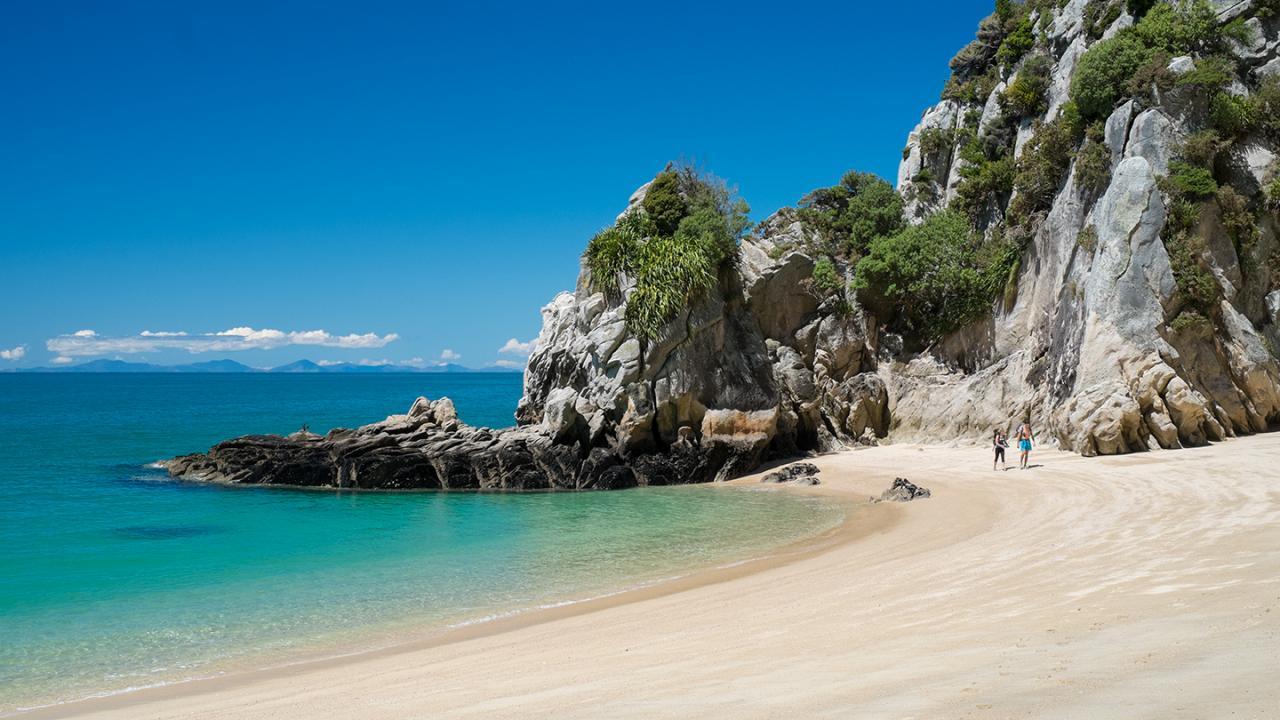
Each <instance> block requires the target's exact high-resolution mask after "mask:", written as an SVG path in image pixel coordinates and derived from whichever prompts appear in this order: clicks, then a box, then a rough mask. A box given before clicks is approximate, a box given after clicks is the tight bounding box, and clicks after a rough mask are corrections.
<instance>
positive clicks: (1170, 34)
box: [1071, 0, 1244, 120]
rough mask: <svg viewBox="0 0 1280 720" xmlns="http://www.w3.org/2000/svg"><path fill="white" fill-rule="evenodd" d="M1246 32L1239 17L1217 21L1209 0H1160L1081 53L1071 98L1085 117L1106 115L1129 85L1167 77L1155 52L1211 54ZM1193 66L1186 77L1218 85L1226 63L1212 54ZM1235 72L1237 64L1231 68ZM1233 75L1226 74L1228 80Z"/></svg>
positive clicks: (1135, 86) (1132, 87)
mask: <svg viewBox="0 0 1280 720" xmlns="http://www.w3.org/2000/svg"><path fill="white" fill-rule="evenodd" d="M1242 32H1244V25H1243V23H1240V22H1233V23H1228V24H1227V25H1226V26H1219V24H1218V16H1217V13H1216V12H1215V10H1214V8H1213V6H1212V5H1211V4H1210V3H1209V2H1208V0H1183V1H1180V2H1177V3H1176V4H1174V3H1169V2H1156V3H1154V4H1153V5H1151V6H1150V7H1149V9H1148V10H1147V11H1146V12H1145V13H1144V14H1142V15H1141V19H1140V20H1139V21H1138V22H1137V24H1135V25H1133V26H1132V27H1129V28H1125V29H1124V30H1121V31H1120V32H1119V33H1117V34H1116V35H1115V36H1114V37H1111V38H1108V39H1106V40H1103V41H1101V42H1097V43H1094V44H1093V45H1092V46H1091V47H1090V48H1089V49H1088V50H1087V51H1086V52H1085V54H1084V55H1083V56H1082V57H1081V58H1080V61H1079V63H1078V64H1077V66H1076V74H1075V77H1074V78H1073V79H1072V81H1071V98H1072V99H1073V100H1075V102H1076V104H1077V105H1078V106H1079V107H1080V113H1081V114H1082V115H1083V116H1084V117H1085V119H1086V120H1096V119H1100V118H1104V117H1106V116H1107V115H1109V114H1110V113H1111V110H1112V108H1114V107H1115V105H1116V102H1117V101H1118V100H1120V99H1121V98H1123V97H1125V91H1126V90H1128V91H1129V92H1131V93H1132V92H1140V91H1142V90H1143V89H1145V88H1144V87H1142V85H1143V83H1147V86H1148V87H1149V83H1150V81H1151V80H1157V81H1159V80H1163V77H1162V76H1163V73H1164V71H1162V70H1161V69H1160V67H1159V66H1158V65H1157V62H1158V60H1157V58H1159V57H1161V56H1162V55H1163V56H1164V57H1175V56H1179V55H1188V54H1192V53H1195V54H1199V55H1212V54H1214V53H1219V52H1223V51H1225V50H1226V49H1227V41H1228V40H1229V39H1238V38H1239V36H1240V34H1241V33H1242ZM1202 65H1203V68H1201V67H1198V68H1197V70H1196V71H1193V73H1192V74H1191V77H1190V79H1189V80H1187V82H1190V83H1195V84H1206V85H1210V84H1212V85H1216V84H1217V83H1222V82H1223V81H1224V73H1226V72H1228V68H1227V66H1226V65H1224V64H1223V63H1221V62H1219V61H1216V60H1210V61H1208V62H1205V63H1202ZM1230 72H1231V73H1232V74H1233V73H1234V71H1233V69H1232V70H1230ZM1229 81H1230V78H1226V82H1229Z"/></svg>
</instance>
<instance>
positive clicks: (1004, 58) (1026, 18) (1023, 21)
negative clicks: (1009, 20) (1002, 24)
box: [996, 12, 1036, 67]
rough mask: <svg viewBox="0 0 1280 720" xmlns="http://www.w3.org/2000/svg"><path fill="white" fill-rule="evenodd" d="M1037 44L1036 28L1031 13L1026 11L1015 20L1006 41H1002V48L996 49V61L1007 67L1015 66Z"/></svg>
mask: <svg viewBox="0 0 1280 720" xmlns="http://www.w3.org/2000/svg"><path fill="white" fill-rule="evenodd" d="M1035 44H1036V35H1035V29H1034V28H1033V27H1032V26H1031V14H1030V13H1026V12H1024V13H1022V16H1021V18H1020V19H1018V20H1016V21H1015V22H1014V27H1013V29H1012V30H1011V31H1010V32H1009V34H1008V35H1007V36H1005V39H1004V41H1003V42H1001V43H1000V49H999V50H997V51H996V61H997V62H999V63H1000V64H1001V65H1004V66H1005V67H1013V65H1015V64H1016V63H1017V62H1018V61H1019V60H1021V59H1022V57H1023V56H1024V55H1026V54H1027V53H1028V52H1030V51H1031V48H1032V47H1034V46H1035Z"/></svg>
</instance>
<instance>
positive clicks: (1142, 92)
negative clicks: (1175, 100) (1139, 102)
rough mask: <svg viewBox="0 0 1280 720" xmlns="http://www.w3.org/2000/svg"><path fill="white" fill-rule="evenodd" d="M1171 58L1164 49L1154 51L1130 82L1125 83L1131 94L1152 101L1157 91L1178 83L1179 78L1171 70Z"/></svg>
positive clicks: (1167, 88) (1162, 90)
mask: <svg viewBox="0 0 1280 720" xmlns="http://www.w3.org/2000/svg"><path fill="white" fill-rule="evenodd" d="M1170 60H1171V58H1170V57H1169V53H1167V52H1164V51H1163V50H1157V51H1156V52H1154V53H1152V55H1151V56H1150V58H1148V59H1147V62H1146V63H1144V64H1143V66H1142V67H1140V68H1138V70H1137V72H1135V73H1134V74H1133V77H1131V78H1129V82H1127V83H1125V89H1126V90H1127V91H1128V93H1129V95H1130V96H1132V97H1135V98H1144V99H1146V100H1147V101H1148V102H1152V101H1154V100H1155V95H1156V93H1159V92H1164V91H1166V90H1169V89H1170V88H1172V87H1173V86H1174V84H1176V83H1177V78H1176V77H1175V76H1174V74H1173V73H1172V72H1171V71H1170V70H1169V61H1170Z"/></svg>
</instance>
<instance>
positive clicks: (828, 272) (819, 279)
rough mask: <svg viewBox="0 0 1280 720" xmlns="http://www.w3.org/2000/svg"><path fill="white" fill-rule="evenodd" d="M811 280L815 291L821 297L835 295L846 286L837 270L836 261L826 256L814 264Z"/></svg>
mask: <svg viewBox="0 0 1280 720" xmlns="http://www.w3.org/2000/svg"><path fill="white" fill-rule="evenodd" d="M811 281H812V284H813V289H814V292H815V293H817V294H818V295H819V296H820V297H829V296H831V295H834V294H836V293H837V292H839V291H841V290H842V289H843V287H844V283H842V282H841V281H840V274H839V273H837V272H836V266H835V263H833V262H831V258H826V257H824V258H821V259H820V260H818V262H816V263H814V264H813V277H812V279H811Z"/></svg>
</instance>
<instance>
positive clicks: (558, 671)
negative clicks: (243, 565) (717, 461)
mask: <svg viewBox="0 0 1280 720" xmlns="http://www.w3.org/2000/svg"><path fill="white" fill-rule="evenodd" d="M817 462H818V464H819V465H820V466H821V467H822V468H823V475H822V477H823V479H824V484H823V486H822V487H820V488H817V491H819V492H825V493H835V494H844V495H846V496H863V497H865V496H866V495H868V494H871V493H876V494H878V493H879V492H880V491H881V490H883V489H884V488H885V487H886V486H887V485H888V483H889V481H890V480H892V478H893V477H894V476H895V475H905V476H907V477H909V478H911V479H912V480H913V481H916V482H919V483H920V484H922V485H925V486H927V487H930V488H931V489H932V490H933V498H932V499H930V500H924V501H918V502H914V503H910V504H907V505H879V506H875V507H873V508H868V509H867V510H866V512H865V513H864V514H863V515H862V516H861V517H859V516H855V517H854V521H853V522H854V523H855V524H858V523H861V524H862V525H863V526H864V527H872V526H875V527H879V528H880V529H879V530H877V531H876V532H874V533H873V534H871V535H870V536H867V537H862V538H860V539H856V540H853V541H850V542H844V543H841V544H838V545H837V546H835V547H834V548H832V549H829V550H827V551H825V552H821V553H818V554H815V555H811V556H808V557H803V558H801V559H797V560H794V561H791V562H787V563H782V564H775V566H773V567H768V568H766V569H763V570H760V571H759V572H754V573H750V574H746V575H744V576H740V577H732V578H729V579H727V580H726V579H724V578H723V577H720V578H717V577H709V578H706V581H705V582H702V583H700V584H695V583H690V584H689V586H688V587H685V588H684V589H680V590H679V591H678V592H675V593H674V594H666V595H657V594H651V595H648V596H642V597H640V598H639V599H629V601H627V602H624V603H621V604H612V605H608V604H606V605H605V606H603V607H600V608H598V609H597V608H582V609H579V610H576V611H573V612H566V613H563V614H561V615H559V616H555V617H550V618H549V619H546V620H545V621H543V622H538V623H536V624H531V625H527V626H524V627H519V626H515V627H513V628H509V629H503V628H501V627H495V628H493V629H492V630H494V631H498V630H501V631H500V632H491V633H490V634H488V635H479V636H476V637H470V638H466V639H462V640H459V641H457V642H452V643H449V644H444V645H436V646H433V647H423V646H421V645H419V646H416V647H407V648H405V649H403V650H400V651H395V652H383V653H377V654H372V655H367V656H357V657H353V658H347V659H344V660H338V661H329V662H324V663H317V664H314V665H307V666H301V667H297V668H293V669H287V670H274V671H270V672H266V673H258V674H252V675H242V676H238V677H230V678H222V679H218V680H214V681H211V682H199V683H189V684H185V685H179V686H172V687H169V688H162V689H158V690H155V691H142V692H138V693H133V694H130V695H125V696H117V697H114V698H108V699H104V700H95V701H90V702H85V703H81V704H78V705H72V706H64V707H62V708H60V709H57V710H53V711H48V712H45V713H41V714H45V715H51V716H52V715H57V716H67V715H70V714H72V713H73V711H74V712H76V713H80V716H83V717H94V718H128V719H129V720H137V719H140V718H290V719H293V718H323V719H324V720H343V719H345V718H352V719H356V718H359V719H361V720H366V719H369V718H397V719H399V718H441V717H449V718H453V717H466V718H506V717H522V718H523V717H555V718H605V717H609V718H614V717H641V718H665V717H681V718H683V717H717V718H755V717H761V718H766V717H767V718H793V717H835V718H850V717H886V718H907V717H918V718H925V717H928V718H934V717H940V718H969V717H973V718H1007V717H1061V718H1162V719H1164V718H1184V717H1185V718H1223V717H1238V718H1263V717H1280V636H1278V635H1277V631H1278V630H1280V435H1271V436H1262V437H1257V438H1247V439H1242V440H1235V441H1231V442H1228V443H1223V444H1220V445H1216V446H1214V447H1211V448H1202V449H1196V450H1184V451H1178V452H1159V453H1151V454H1143V455H1134V456H1127V457H1119V458H1107V459H1086V458H1080V457H1076V456H1073V455H1068V454H1064V453H1049V452H1038V453H1036V454H1035V456H1034V462H1036V463H1038V464H1042V465H1043V466H1042V467H1038V468H1035V469H1032V470H1029V471H1026V472H1020V471H1017V470H1012V471H1009V472H1006V473H992V472H991V471H990V469H989V467H990V466H989V464H988V463H989V456H988V453H987V452H986V450H985V449H982V448H963V449H941V448H918V447H914V446H894V447H886V448H877V449H873V450H867V451H860V452H853V453H847V454H843V455H838V456H831V457H826V458H822V459H820V460H818V461H817ZM797 491H799V490H797Z"/></svg>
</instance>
